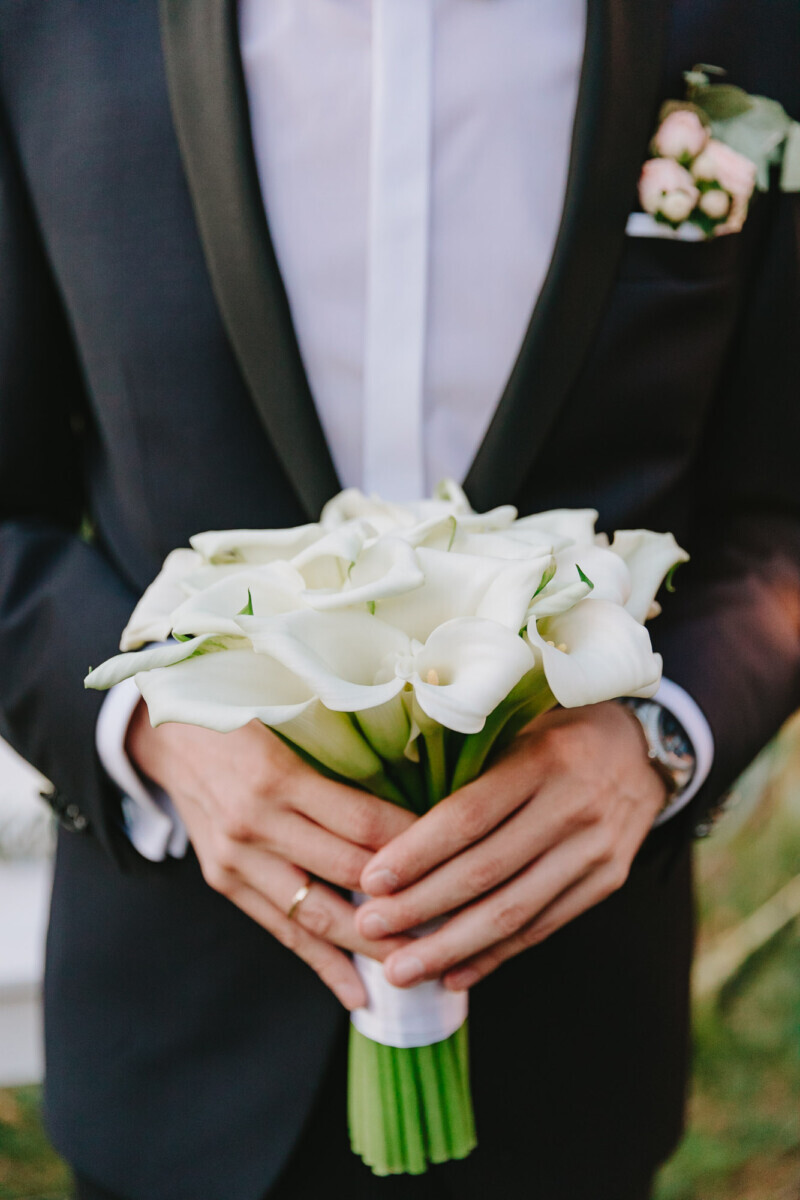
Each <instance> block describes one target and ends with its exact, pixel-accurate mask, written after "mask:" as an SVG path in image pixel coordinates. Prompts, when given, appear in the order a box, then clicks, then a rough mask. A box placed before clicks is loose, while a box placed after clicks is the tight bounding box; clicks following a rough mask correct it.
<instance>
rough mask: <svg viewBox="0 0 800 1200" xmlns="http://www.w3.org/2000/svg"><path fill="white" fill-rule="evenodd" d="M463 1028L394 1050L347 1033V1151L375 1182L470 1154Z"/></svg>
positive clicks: (471, 1122) (472, 1129)
mask: <svg viewBox="0 0 800 1200" xmlns="http://www.w3.org/2000/svg"><path fill="white" fill-rule="evenodd" d="M467 1039H468V1033H467V1025H466V1023H465V1024H464V1025H462V1026H461V1028H460V1029H458V1030H457V1031H456V1032H455V1033H454V1034H453V1035H452V1036H451V1037H449V1038H447V1039H445V1041H443V1042H437V1043H436V1044H435V1045H433V1046H417V1047H414V1048H412V1049H398V1048H397V1047H393V1046H382V1045H379V1044H378V1043H377V1042H371V1041H370V1040H369V1039H368V1038H365V1037H364V1036H363V1035H362V1034H360V1033H359V1032H358V1030H357V1029H355V1028H353V1027H352V1026H351V1029H350V1052H349V1055H350V1070H349V1079H348V1120H349V1124H350V1140H351V1145H352V1148H353V1150H354V1151H355V1152H356V1153H357V1154H358V1155H359V1156H360V1157H361V1158H362V1159H363V1160H364V1162H365V1163H366V1164H367V1165H368V1166H369V1167H370V1168H371V1169H372V1171H373V1172H374V1174H376V1175H398V1174H408V1175H420V1174H422V1173H423V1172H424V1171H426V1170H427V1167H428V1163H431V1162H433V1163H438V1162H447V1161H449V1160H450V1159H453V1158H465V1157H466V1156H467V1155H468V1154H469V1153H470V1151H471V1150H473V1149H474V1148H475V1145H476V1138H475V1122H474V1119H473V1115H472V1102H471V1099H470V1093H469V1075H468V1067H467Z"/></svg>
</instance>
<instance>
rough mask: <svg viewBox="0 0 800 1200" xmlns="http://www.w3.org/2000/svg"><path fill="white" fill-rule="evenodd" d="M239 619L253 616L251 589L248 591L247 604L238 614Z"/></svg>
mask: <svg viewBox="0 0 800 1200" xmlns="http://www.w3.org/2000/svg"><path fill="white" fill-rule="evenodd" d="M236 615H237V617H252V616H253V615H254V614H253V596H252V593H251V591H250V588H248V589H247V604H245V606H244V608H243V609H241V610H240V611H239V612H238V613H237V614H236Z"/></svg>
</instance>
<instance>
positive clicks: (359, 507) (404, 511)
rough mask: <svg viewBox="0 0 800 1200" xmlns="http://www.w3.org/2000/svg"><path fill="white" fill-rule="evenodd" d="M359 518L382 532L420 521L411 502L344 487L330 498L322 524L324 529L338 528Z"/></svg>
mask: <svg viewBox="0 0 800 1200" xmlns="http://www.w3.org/2000/svg"><path fill="white" fill-rule="evenodd" d="M356 519H361V520H365V521H369V523H370V525H372V526H373V528H374V529H375V531H376V533H379V534H380V533H392V532H394V530H396V529H405V528H410V527H411V526H412V525H415V524H417V517H416V516H415V513H414V510H413V509H412V508H411V507H410V506H409V505H405V504H390V503H389V501H387V500H381V499H380V497H379V496H365V495H364V493H363V492H362V491H360V489H359V488H345V489H344V491H342V492H339V494H338V495H337V496H334V497H333V499H332V500H329V501H328V502H327V504H326V505H325V507H324V508H323V510H322V515H321V516H320V524H321V525H322V526H323V528H324V529H336V528H338V527H339V526H340V525H343V524H345V523H346V522H348V521H353V520H356Z"/></svg>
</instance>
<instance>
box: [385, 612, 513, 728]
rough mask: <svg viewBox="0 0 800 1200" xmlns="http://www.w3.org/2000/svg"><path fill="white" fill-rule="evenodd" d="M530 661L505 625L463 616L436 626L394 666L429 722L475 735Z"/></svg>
mask: <svg viewBox="0 0 800 1200" xmlns="http://www.w3.org/2000/svg"><path fill="white" fill-rule="evenodd" d="M533 665H534V656H533V654H532V652H531V650H530V647H529V646H527V645H526V643H525V642H524V641H523V639H522V638H521V637H520V636H519V635H518V634H515V633H513V632H512V631H511V630H510V629H508V628H506V626H504V625H498V624H497V623H496V622H495V621H487V620H481V619H479V618H462V619H460V620H453V621H447V622H445V624H444V625H440V626H439V628H438V629H435V630H434V631H433V633H432V634H431V635H430V637H429V638H428V640H427V642H426V643H425V645H424V646H415V648H414V650H413V651H412V653H411V654H410V655H409V656H408V658H407V659H405V660H404V661H400V662H398V665H397V668H396V669H397V671H398V674H399V675H400V676H401V678H403V679H405V680H406V681H407V682H408V683H410V684H411V686H412V687H413V689H414V695H415V698H416V700H417V703H418V704H419V706H420V708H421V709H422V711H423V712H424V713H425V714H426V715H427V716H428V717H429V718H430V719H431V720H433V721H437V722H438V723H439V724H440V725H443V726H444V727H445V728H446V729H453V730H455V731H456V732H457V733H479V732H480V730H481V729H483V727H484V725H485V723H486V718H487V717H488V715H489V713H491V712H492V711H493V709H495V708H496V707H497V705H498V704H500V702H501V701H502V700H504V699H505V698H506V696H507V695H508V694H509V692H510V691H511V690H512V688H514V687H515V686H516V684H517V683H519V681H520V679H521V678H522V677H523V675H525V674H526V673H527V672H528V671H530V670H531V668H532V667H533Z"/></svg>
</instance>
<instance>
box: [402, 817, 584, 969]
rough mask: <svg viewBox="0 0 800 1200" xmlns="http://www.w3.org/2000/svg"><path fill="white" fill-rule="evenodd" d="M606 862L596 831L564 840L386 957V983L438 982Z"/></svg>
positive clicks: (520, 926)
mask: <svg viewBox="0 0 800 1200" xmlns="http://www.w3.org/2000/svg"><path fill="white" fill-rule="evenodd" d="M606 862H607V843H606V839H605V838H604V837H602V836H601V835H600V834H599V833H598V831H597V830H589V831H587V832H585V833H582V834H579V835H577V836H576V837H573V838H569V839H567V840H566V841H565V842H562V843H561V844H560V845H559V846H557V847H556V848H555V849H554V850H551V851H550V852H549V853H547V854H544V855H543V856H542V857H541V858H540V859H539V860H538V861H537V862H535V863H533V864H532V865H531V866H529V867H527V868H526V869H525V870H524V871H521V872H520V873H519V874H518V875H517V876H515V877H514V878H513V879H512V880H510V881H509V882H508V883H506V884H505V885H504V886H503V887H501V888H498V889H497V890H496V891H494V892H491V893H490V894H489V895H488V896H484V897H482V898H481V899H480V900H478V901H476V902H475V903H474V904H471V905H469V906H468V907H467V908H465V909H462V910H461V912H459V913H456V915H455V916H453V917H451V918H450V920H449V921H446V922H445V924H444V925H442V926H441V928H440V929H438V930H436V931H435V932H434V933H431V934H428V935H427V936H426V937H422V938H419V939H417V940H416V941H415V942H414V944H413V946H412V947H410V948H409V949H406V950H401V951H398V952H397V953H395V954H393V955H390V956H389V958H388V959H387V960H386V964H385V966H386V977H387V979H388V980H389V982H390V983H394V984H396V985H397V986H399V987H407V986H410V985H411V984H415V983H419V982H420V981H421V980H424V979H438V978H440V977H441V976H442V975H443V974H444V973H445V971H448V970H450V969H451V968H453V967H455V966H456V965H457V964H458V963H461V962H464V961H465V960H467V959H471V958H474V957H475V956H476V955H477V954H479V953H481V952H482V951H484V950H487V949H488V948H489V947H490V946H494V945H496V944H497V943H498V942H503V941H505V940H506V939H507V938H509V937H513V936H515V935H516V934H518V933H519V932H520V931H521V930H522V929H523V928H524V927H525V926H526V925H527V924H528V922H529V921H531V920H533V918H534V917H536V916H538V914H539V913H540V912H542V910H543V909H544V908H546V906H547V905H548V904H550V903H552V901H553V900H554V899H555V898H556V897H557V896H559V895H561V893H562V892H563V891H565V890H566V889H567V888H568V887H571V886H572V885H573V884H574V883H576V882H577V881H578V880H579V879H581V878H583V877H584V876H585V875H588V874H590V873H591V872H592V871H593V870H595V869H596V868H598V867H601V866H604V865H606Z"/></svg>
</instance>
